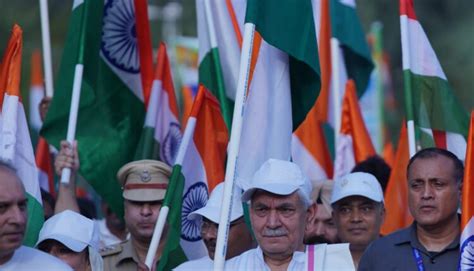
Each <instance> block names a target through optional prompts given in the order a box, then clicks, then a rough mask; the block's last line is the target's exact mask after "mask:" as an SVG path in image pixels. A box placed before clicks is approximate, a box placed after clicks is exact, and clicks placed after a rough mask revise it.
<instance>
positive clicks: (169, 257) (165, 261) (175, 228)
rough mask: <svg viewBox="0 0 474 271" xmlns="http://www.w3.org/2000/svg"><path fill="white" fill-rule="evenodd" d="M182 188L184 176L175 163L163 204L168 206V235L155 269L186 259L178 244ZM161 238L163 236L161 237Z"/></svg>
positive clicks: (176, 263)
mask: <svg viewBox="0 0 474 271" xmlns="http://www.w3.org/2000/svg"><path fill="white" fill-rule="evenodd" d="M183 190H184V176H183V174H182V173H181V165H175V166H174V167H173V171H172V172H171V176H170V182H169V186H168V189H167V190H166V195H165V199H164V201H163V206H168V207H169V208H170V210H169V213H168V218H167V220H166V221H167V227H168V228H167V229H168V235H167V239H166V246H165V249H164V251H163V254H162V255H161V258H160V261H159V263H158V268H157V270H160V271H161V270H172V269H173V268H175V267H176V266H178V265H180V264H181V263H183V262H185V261H186V260H187V258H186V255H185V254H184V251H183V249H182V248H181V246H180V240H181V208H182V195H183ZM162 238H163V237H162Z"/></svg>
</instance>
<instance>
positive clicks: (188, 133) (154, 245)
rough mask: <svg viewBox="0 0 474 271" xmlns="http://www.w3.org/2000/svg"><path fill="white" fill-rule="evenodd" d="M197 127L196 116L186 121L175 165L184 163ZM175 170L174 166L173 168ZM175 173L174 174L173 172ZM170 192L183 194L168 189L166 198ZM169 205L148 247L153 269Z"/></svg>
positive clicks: (149, 264) (163, 207)
mask: <svg viewBox="0 0 474 271" xmlns="http://www.w3.org/2000/svg"><path fill="white" fill-rule="evenodd" d="M195 128H196V119H195V118H188V121H187V123H186V128H185V129H184V134H183V139H182V141H181V144H180V145H179V149H178V154H177V155H176V159H175V163H174V164H175V165H182V164H183V161H184V156H185V154H186V151H187V150H188V146H189V142H191V140H192V138H193V135H194V129H195ZM173 171H174V168H173ZM172 175H173V174H172ZM175 187H176V186H174V185H170V186H169V188H170V189H171V188H173V189H174V188H175ZM168 194H170V195H172V196H181V195H175V191H172V190H167V191H166V195H165V199H166V198H167V195H168ZM169 210H170V208H169V206H168V204H167V203H166V202H164V204H163V206H162V207H161V209H160V214H159V216H158V220H157V222H156V224H155V229H154V231H153V236H152V238H151V242H150V247H149V248H148V252H147V254H146V258H145V264H146V266H148V268H150V270H151V269H152V266H151V265H152V264H153V260H154V258H155V254H156V251H157V250H158V246H159V244H160V240H161V236H162V235H163V229H164V228H165V224H166V219H167V218H168V213H169Z"/></svg>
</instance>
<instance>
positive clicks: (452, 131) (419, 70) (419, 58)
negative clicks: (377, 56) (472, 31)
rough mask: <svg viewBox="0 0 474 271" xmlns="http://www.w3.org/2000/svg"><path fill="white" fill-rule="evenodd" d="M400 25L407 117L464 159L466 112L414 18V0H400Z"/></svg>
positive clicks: (466, 129) (441, 144) (467, 119)
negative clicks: (428, 130) (430, 131)
mask: <svg viewBox="0 0 474 271" xmlns="http://www.w3.org/2000/svg"><path fill="white" fill-rule="evenodd" d="M400 26H401V36H402V55H403V59H402V60H403V61H402V62H403V76H404V81H405V88H406V90H405V91H406V94H405V99H406V104H407V118H408V120H414V122H415V124H416V125H418V126H420V127H422V128H427V129H431V130H432V133H430V134H431V135H432V136H434V141H435V144H436V146H437V147H440V148H447V149H448V150H450V151H452V152H454V153H455V154H456V155H457V156H458V157H459V158H460V159H464V157H465V148H466V141H465V139H464V137H465V136H467V132H468V125H469V116H468V114H467V113H466V112H465V111H464V109H463V107H462V106H461V104H460V103H459V101H458V100H457V98H456V96H455V95H454V93H453V91H452V89H451V86H450V85H449V83H448V80H447V78H446V75H445V74H444V72H443V69H442V67H441V65H440V63H439V61H438V58H437V57H436V53H435V52H434V50H433V48H432V46H431V44H430V42H429V40H428V37H427V36H426V34H425V32H424V30H423V28H422V26H421V24H420V23H419V21H418V20H417V17H416V14H415V10H414V8H413V0H400Z"/></svg>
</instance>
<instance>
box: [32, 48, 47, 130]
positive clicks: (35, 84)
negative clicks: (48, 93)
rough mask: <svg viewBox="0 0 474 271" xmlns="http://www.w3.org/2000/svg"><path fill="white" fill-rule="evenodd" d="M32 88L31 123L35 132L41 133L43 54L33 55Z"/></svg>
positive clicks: (36, 52) (35, 53)
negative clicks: (40, 106) (40, 107)
mask: <svg viewBox="0 0 474 271" xmlns="http://www.w3.org/2000/svg"><path fill="white" fill-rule="evenodd" d="M30 78H31V84H30V85H31V86H30V114H29V117H30V118H29V122H30V126H31V128H33V130H34V131H36V132H37V131H39V130H40V128H41V125H42V124H43V122H42V121H41V117H40V112H39V104H40V103H41V99H43V97H44V85H43V69H42V68H41V53H40V52H39V51H38V50H35V51H33V54H32V55H31V75H30Z"/></svg>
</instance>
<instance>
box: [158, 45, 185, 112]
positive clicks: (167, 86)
mask: <svg viewBox="0 0 474 271" xmlns="http://www.w3.org/2000/svg"><path fill="white" fill-rule="evenodd" d="M155 79H158V80H160V81H161V87H162V88H163V89H164V90H165V91H166V93H168V104H169V106H170V109H171V112H173V114H174V115H175V116H176V117H178V116H179V111H178V103H177V102H176V94H175V92H174V86H173V78H172V76H171V66H170V61H169V58H168V54H167V53H166V45H165V44H164V43H163V42H162V43H160V47H159V48H158V60H157V63H156V69H155Z"/></svg>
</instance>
